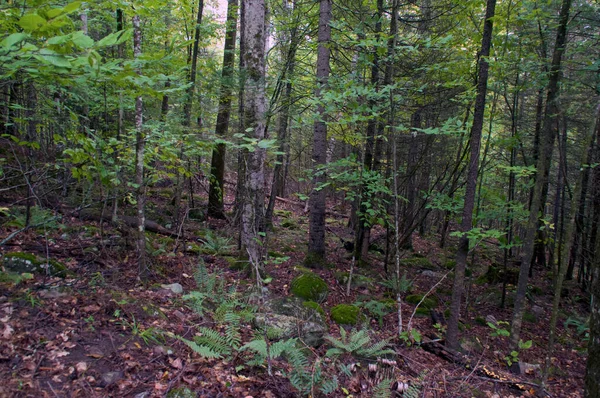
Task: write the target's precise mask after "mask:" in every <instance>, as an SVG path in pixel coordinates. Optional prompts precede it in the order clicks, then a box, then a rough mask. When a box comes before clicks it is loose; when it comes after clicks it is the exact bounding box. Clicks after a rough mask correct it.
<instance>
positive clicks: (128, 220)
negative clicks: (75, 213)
mask: <svg viewBox="0 0 600 398" xmlns="http://www.w3.org/2000/svg"><path fill="white" fill-rule="evenodd" d="M79 217H80V218H81V219H82V220H89V221H98V222H100V221H107V222H110V223H112V221H113V220H112V217H111V216H110V215H109V214H102V213H99V212H98V211H95V210H92V209H83V210H81V212H80V213H79ZM117 223H123V224H124V225H127V226H128V227H131V228H137V226H138V220H137V217H133V216H118V218H117ZM144 228H145V229H146V231H149V232H154V233H155V234H159V235H165V236H169V237H171V238H184V237H185V236H184V235H180V234H178V233H177V232H175V231H171V230H169V229H167V228H165V227H163V226H162V225H160V224H159V223H157V222H156V221H152V220H148V219H146V220H145V222H144Z"/></svg>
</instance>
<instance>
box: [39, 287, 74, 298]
mask: <svg viewBox="0 0 600 398" xmlns="http://www.w3.org/2000/svg"><path fill="white" fill-rule="evenodd" d="M39 295H40V297H41V298H45V299H56V298H60V297H64V296H66V295H67V293H64V292H61V291H58V290H57V289H43V290H40V292H39Z"/></svg>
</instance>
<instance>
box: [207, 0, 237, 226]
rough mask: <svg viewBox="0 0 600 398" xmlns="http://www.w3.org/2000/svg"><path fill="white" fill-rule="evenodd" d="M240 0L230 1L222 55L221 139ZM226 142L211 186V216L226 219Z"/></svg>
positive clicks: (215, 158) (214, 163) (219, 148)
mask: <svg viewBox="0 0 600 398" xmlns="http://www.w3.org/2000/svg"><path fill="white" fill-rule="evenodd" d="M237 13H238V0H229V1H228V3H227V22H226V32H225V46H224V49H225V51H224V55H223V69H222V71H221V93H220V96H219V111H218V113H217V124H216V127H215V134H216V135H217V137H219V138H223V137H225V136H226V135H227V130H228V129H229V117H230V115H231V100H232V85H233V81H232V78H233V66H234V60H235V37H236V33H237ZM226 149H227V148H226V147H225V144H223V143H219V144H217V145H216V146H215V148H214V149H213V153H212V160H211V162H210V173H211V176H210V186H209V189H208V216H209V217H214V218H224V217H225V209H224V207H223V189H224V184H223V181H224V178H225V151H226Z"/></svg>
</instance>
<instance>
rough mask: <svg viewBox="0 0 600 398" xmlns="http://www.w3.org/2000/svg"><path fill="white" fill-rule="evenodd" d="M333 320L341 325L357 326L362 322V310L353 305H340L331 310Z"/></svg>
mask: <svg viewBox="0 0 600 398" xmlns="http://www.w3.org/2000/svg"><path fill="white" fill-rule="evenodd" d="M331 320H332V321H334V322H335V323H337V324H339V325H356V324H357V323H358V321H359V320H360V308H358V307H357V306H355V305H351V304H338V305H336V306H335V307H333V308H332V309H331Z"/></svg>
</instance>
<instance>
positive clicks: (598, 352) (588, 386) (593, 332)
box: [584, 110, 600, 398]
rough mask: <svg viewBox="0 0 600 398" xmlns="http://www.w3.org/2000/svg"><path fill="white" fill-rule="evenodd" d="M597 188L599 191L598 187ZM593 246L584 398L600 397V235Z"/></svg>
mask: <svg viewBox="0 0 600 398" xmlns="http://www.w3.org/2000/svg"><path fill="white" fill-rule="evenodd" d="M596 140H597V142H598V141H600V110H599V112H598V114H597V115H596ZM596 152H598V151H596ZM593 173H594V180H595V181H600V169H599V168H598V167H596V168H595V169H594V170H593ZM595 188H596V190H597V189H598V185H596V186H595ZM592 245H593V247H594V248H595V253H596V255H595V256H594V259H593V260H592V264H591V270H590V274H591V280H592V284H591V286H590V292H591V295H592V299H591V308H590V339H589V342H588V359H587V366H586V372H585V392H584V398H598V397H600V255H599V254H600V236H599V235H598V234H596V241H595V242H593V243H592Z"/></svg>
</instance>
